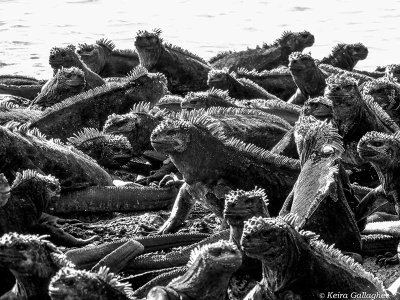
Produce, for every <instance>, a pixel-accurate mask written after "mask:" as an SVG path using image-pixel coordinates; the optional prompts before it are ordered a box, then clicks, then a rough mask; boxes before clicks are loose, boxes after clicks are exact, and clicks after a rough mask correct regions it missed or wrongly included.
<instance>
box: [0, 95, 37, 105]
mask: <svg viewBox="0 0 400 300" xmlns="http://www.w3.org/2000/svg"><path fill="white" fill-rule="evenodd" d="M30 103H31V100H29V99H26V98H23V97H19V96H13V95H10V94H3V95H0V105H8V104H12V105H16V106H21V107H27V106H28V105H29V104H30Z"/></svg>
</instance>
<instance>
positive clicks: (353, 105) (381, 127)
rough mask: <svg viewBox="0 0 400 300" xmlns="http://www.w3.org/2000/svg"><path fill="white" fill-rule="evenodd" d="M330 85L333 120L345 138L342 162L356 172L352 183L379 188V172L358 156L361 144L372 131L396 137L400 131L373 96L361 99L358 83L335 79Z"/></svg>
mask: <svg viewBox="0 0 400 300" xmlns="http://www.w3.org/2000/svg"><path fill="white" fill-rule="evenodd" d="M327 84H328V85H327V87H326V90H325V97H327V98H328V99H330V100H331V101H332V105H333V106H332V109H333V120H334V122H335V124H336V125H337V127H338V130H339V134H340V135H341V136H342V137H343V144H344V148H345V152H344V153H343V155H342V160H343V163H344V166H345V168H346V169H351V170H353V174H351V175H350V180H351V181H353V182H354V181H357V182H358V183H359V184H361V185H365V186H368V185H372V186H376V178H375V172H374V171H373V170H371V167H370V165H369V164H367V163H366V162H365V161H363V160H362V159H361V158H360V157H359V156H358V153H357V149H356V148H357V143H358V141H359V140H360V138H361V137H362V136H363V135H364V134H366V133H367V132H369V131H379V132H385V133H392V132H395V131H398V130H400V128H399V126H398V125H397V124H396V123H395V122H394V121H393V120H392V119H391V118H390V117H389V116H388V115H387V114H386V113H385V112H384V111H383V110H382V108H381V107H380V106H379V105H378V104H377V103H376V102H375V101H374V100H373V99H372V97H371V96H368V95H367V96H364V97H363V96H362V95H361V93H360V91H359V89H358V87H357V82H356V81H355V80H354V79H352V78H349V77H347V76H346V75H332V76H330V77H329V78H328V80H327ZM357 169H358V170H357ZM365 172H367V173H365ZM358 173H359V174H358Z"/></svg>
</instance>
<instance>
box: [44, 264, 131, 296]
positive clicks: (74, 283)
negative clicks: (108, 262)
mask: <svg viewBox="0 0 400 300" xmlns="http://www.w3.org/2000/svg"><path fill="white" fill-rule="evenodd" d="M132 293H133V290H132V287H131V285H130V284H129V283H124V282H121V278H120V277H119V276H117V275H115V274H114V273H110V272H109V269H108V268H107V267H104V266H102V267H100V269H99V271H98V272H97V273H93V272H88V271H85V270H77V269H73V268H68V267H65V268H62V269H61V270H59V271H58V272H57V274H56V275H55V276H54V277H53V278H52V279H51V281H50V285H49V294H50V296H51V299H53V300H61V299H74V300H78V299H87V300H111V299H116V300H122V299H123V300H127V299H129V295H130V294H132Z"/></svg>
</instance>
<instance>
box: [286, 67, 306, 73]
mask: <svg viewBox="0 0 400 300" xmlns="http://www.w3.org/2000/svg"><path fill="white" fill-rule="evenodd" d="M289 70H290V71H294V72H301V71H303V70H304V68H303V67H301V66H289Z"/></svg>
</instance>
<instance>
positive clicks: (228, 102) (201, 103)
mask: <svg viewBox="0 0 400 300" xmlns="http://www.w3.org/2000/svg"><path fill="white" fill-rule="evenodd" d="M235 101H236V99H233V98H231V97H230V96H229V94H228V91H223V90H220V89H216V88H211V89H209V90H207V91H205V92H189V93H187V94H186V95H185V98H184V99H183V100H182V102H181V107H182V109H200V108H210V107H214V106H218V107H239V106H238V105H237V104H235Z"/></svg>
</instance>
